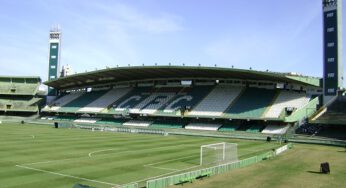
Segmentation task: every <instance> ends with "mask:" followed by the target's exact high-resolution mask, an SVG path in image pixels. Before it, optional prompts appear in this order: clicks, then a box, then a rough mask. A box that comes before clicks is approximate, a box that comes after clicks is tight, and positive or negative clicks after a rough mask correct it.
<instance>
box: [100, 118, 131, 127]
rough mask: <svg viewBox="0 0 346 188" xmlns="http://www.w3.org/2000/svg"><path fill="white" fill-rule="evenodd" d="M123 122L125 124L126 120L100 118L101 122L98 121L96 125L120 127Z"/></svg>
mask: <svg viewBox="0 0 346 188" xmlns="http://www.w3.org/2000/svg"><path fill="white" fill-rule="evenodd" d="M124 122H126V119H118V118H117V119H115V118H102V119H101V120H98V121H97V122H96V123H98V124H102V125H111V126H122V125H123V123H124Z"/></svg>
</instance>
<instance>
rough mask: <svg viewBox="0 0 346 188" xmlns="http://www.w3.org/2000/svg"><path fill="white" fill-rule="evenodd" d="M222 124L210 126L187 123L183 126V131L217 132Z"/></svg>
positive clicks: (210, 124) (208, 124)
mask: <svg viewBox="0 0 346 188" xmlns="http://www.w3.org/2000/svg"><path fill="white" fill-rule="evenodd" d="M221 126H222V124H212V123H189V124H188V125H186V126H185V129H191V130H204V131H217V130H218V129H219V128H220V127H221Z"/></svg>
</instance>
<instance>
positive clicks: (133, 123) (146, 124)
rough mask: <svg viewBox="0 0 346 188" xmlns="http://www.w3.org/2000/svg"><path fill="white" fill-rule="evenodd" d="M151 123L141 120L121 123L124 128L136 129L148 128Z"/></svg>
mask: <svg viewBox="0 0 346 188" xmlns="http://www.w3.org/2000/svg"><path fill="white" fill-rule="evenodd" d="M152 123H153V122H152V121H143V120H130V121H127V122H125V123H123V125H124V126H136V127H149V126H150V125H151V124H152Z"/></svg>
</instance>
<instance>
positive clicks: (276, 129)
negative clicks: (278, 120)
mask: <svg viewBox="0 0 346 188" xmlns="http://www.w3.org/2000/svg"><path fill="white" fill-rule="evenodd" d="M288 129H289V126H288V125H286V126H280V125H268V126H266V127H265V128H264V129H263V130H262V133H264V134H275V135H280V134H285V133H286V132H287V130H288Z"/></svg>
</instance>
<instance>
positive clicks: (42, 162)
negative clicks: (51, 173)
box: [21, 158, 78, 166]
mask: <svg viewBox="0 0 346 188" xmlns="http://www.w3.org/2000/svg"><path fill="white" fill-rule="evenodd" d="M73 159H78V158H68V159H59V160H51V161H41V162H35V163H26V164H21V165H23V166H28V165H35V164H44V163H53V162H60V161H68V160H73Z"/></svg>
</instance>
